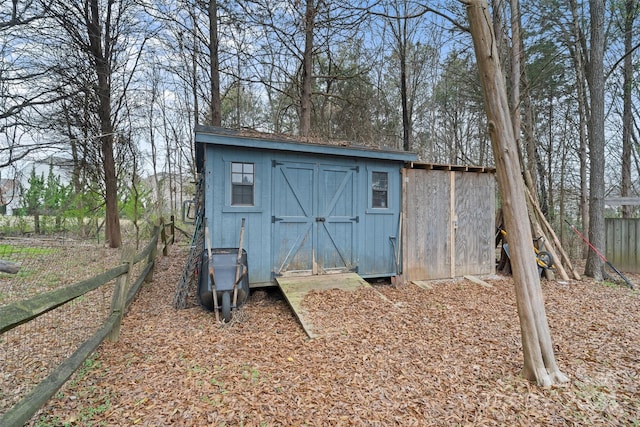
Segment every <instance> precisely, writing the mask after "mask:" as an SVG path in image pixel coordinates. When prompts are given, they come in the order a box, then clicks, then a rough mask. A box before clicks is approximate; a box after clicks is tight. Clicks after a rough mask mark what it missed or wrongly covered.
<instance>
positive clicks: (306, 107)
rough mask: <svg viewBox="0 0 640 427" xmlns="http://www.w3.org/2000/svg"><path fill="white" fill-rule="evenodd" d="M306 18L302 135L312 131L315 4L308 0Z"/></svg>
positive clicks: (301, 116)
mask: <svg viewBox="0 0 640 427" xmlns="http://www.w3.org/2000/svg"><path fill="white" fill-rule="evenodd" d="M306 4H307V6H306V12H305V19H304V54H303V57H302V88H301V90H300V136H303V137H307V136H309V132H310V131H311V91H312V89H313V84H312V81H313V74H312V73H313V31H314V26H315V14H316V11H315V6H314V3H313V0H307V3H306Z"/></svg>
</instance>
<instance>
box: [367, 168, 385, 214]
mask: <svg viewBox="0 0 640 427" xmlns="http://www.w3.org/2000/svg"><path fill="white" fill-rule="evenodd" d="M371 207H373V208H387V207H389V174H388V173H387V172H372V173H371Z"/></svg>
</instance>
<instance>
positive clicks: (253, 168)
mask: <svg viewBox="0 0 640 427" xmlns="http://www.w3.org/2000/svg"><path fill="white" fill-rule="evenodd" d="M234 165H241V169H242V170H241V171H240V172H234V170H233V167H234ZM247 165H251V172H245V166H247ZM229 171H230V175H229V178H230V180H229V182H230V184H231V186H230V199H229V206H231V207H234V208H252V207H255V206H256V164H255V162H238V161H230V162H229ZM234 175H240V177H241V182H239V183H235V182H234ZM245 176H247V177H248V176H251V183H250V184H245V183H244V178H245ZM237 187H251V203H250V204H249V203H234V202H233V195H234V188H237Z"/></svg>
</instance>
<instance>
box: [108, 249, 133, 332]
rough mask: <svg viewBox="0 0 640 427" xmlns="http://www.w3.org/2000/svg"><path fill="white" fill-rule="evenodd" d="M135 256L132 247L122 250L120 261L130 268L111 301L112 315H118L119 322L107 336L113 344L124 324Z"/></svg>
mask: <svg viewBox="0 0 640 427" xmlns="http://www.w3.org/2000/svg"><path fill="white" fill-rule="evenodd" d="M134 256H135V251H134V249H133V248H132V247H130V246H127V247H125V248H124V249H123V250H122V256H121V259H120V261H121V262H122V263H123V264H127V266H128V268H127V272H126V273H125V274H123V275H122V276H120V277H118V278H117V279H116V286H115V288H114V289H113V298H112V299H111V314H112V315H113V314H117V315H118V321H117V322H116V323H115V324H114V325H113V329H111V332H110V333H109V335H108V336H107V339H108V340H109V341H111V342H116V341H118V337H119V336H120V324H121V323H122V317H123V316H124V309H125V305H126V303H127V292H128V291H129V277H130V276H131V269H132V267H133V258H134Z"/></svg>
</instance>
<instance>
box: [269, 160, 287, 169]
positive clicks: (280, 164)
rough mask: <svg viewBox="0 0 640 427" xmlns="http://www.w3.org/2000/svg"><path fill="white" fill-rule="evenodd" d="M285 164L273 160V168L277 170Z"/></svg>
mask: <svg viewBox="0 0 640 427" xmlns="http://www.w3.org/2000/svg"><path fill="white" fill-rule="evenodd" d="M283 164H284V163H280V162H277V161H275V160H271V167H272V168H275V167H276V166H282V165H283Z"/></svg>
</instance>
